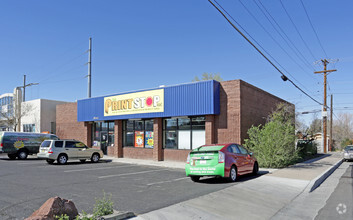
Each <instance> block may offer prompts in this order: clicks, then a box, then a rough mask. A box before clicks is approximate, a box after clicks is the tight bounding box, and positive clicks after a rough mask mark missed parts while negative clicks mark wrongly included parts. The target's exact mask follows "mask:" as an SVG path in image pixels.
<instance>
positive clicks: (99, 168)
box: [64, 165, 137, 173]
mask: <svg viewBox="0 0 353 220" xmlns="http://www.w3.org/2000/svg"><path fill="white" fill-rule="evenodd" d="M132 166H137V165H126V166H113V167H98V168H87V169H79V170H65V171H64V172H65V173H71V172H80V171H90V170H105V169H111V168H121V167H132Z"/></svg>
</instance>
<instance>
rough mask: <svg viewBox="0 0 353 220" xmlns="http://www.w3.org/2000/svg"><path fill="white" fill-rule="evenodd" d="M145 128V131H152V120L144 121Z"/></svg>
mask: <svg viewBox="0 0 353 220" xmlns="http://www.w3.org/2000/svg"><path fill="white" fill-rule="evenodd" d="M145 128H146V131H153V120H146V121H145Z"/></svg>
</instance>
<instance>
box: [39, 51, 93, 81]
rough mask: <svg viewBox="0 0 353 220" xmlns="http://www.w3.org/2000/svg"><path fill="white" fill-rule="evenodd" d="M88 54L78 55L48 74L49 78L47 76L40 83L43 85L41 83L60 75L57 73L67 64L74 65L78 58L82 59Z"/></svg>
mask: <svg viewBox="0 0 353 220" xmlns="http://www.w3.org/2000/svg"><path fill="white" fill-rule="evenodd" d="M86 53H87V52H84V53H81V54H80V55H78V56H76V57H74V58H72V59H70V60H68V61H67V62H65V63H64V64H62V65H60V66H58V67H57V68H56V69H55V70H53V71H51V72H49V73H48V74H49V76H47V77H46V78H44V79H42V80H41V81H39V83H41V82H43V81H45V80H47V79H50V78H51V77H53V76H54V75H56V74H58V73H56V72H57V71H58V70H60V69H61V68H63V67H64V66H66V65H67V64H69V63H72V62H73V61H75V60H77V59H78V58H80V57H82V56H83V55H85V54H86ZM48 74H47V75H48Z"/></svg>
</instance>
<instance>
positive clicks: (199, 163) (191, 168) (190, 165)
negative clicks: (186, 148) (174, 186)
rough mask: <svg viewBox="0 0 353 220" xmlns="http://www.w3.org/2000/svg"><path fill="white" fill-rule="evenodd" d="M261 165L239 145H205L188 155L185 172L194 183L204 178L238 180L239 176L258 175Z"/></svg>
mask: <svg viewBox="0 0 353 220" xmlns="http://www.w3.org/2000/svg"><path fill="white" fill-rule="evenodd" d="M258 171H259V165H258V163H257V161H256V158H255V157H254V155H253V154H252V153H250V152H248V151H247V150H246V149H245V148H244V147H243V146H241V145H239V144H234V143H229V144H215V145H203V146H201V147H199V148H197V149H194V150H193V151H191V152H190V153H189V155H188V158H187V161H186V165H185V172H186V176H189V177H190V178H191V180H192V181H194V182H197V181H199V180H200V177H203V176H218V177H226V178H228V179H229V180H230V181H232V182H234V181H236V180H237V177H238V176H239V175H243V174H248V173H252V174H254V175H256V174H257V173H258Z"/></svg>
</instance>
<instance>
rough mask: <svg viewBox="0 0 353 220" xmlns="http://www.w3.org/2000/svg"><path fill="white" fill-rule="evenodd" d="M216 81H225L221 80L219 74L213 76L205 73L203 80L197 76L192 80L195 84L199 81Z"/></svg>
mask: <svg viewBox="0 0 353 220" xmlns="http://www.w3.org/2000/svg"><path fill="white" fill-rule="evenodd" d="M212 79H213V80H216V81H218V82H222V81H223V79H222V78H221V76H220V74H219V73H216V74H213V73H203V74H202V78H201V80H200V79H199V77H198V76H195V78H194V79H193V80H192V81H193V82H198V81H205V80H212Z"/></svg>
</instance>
